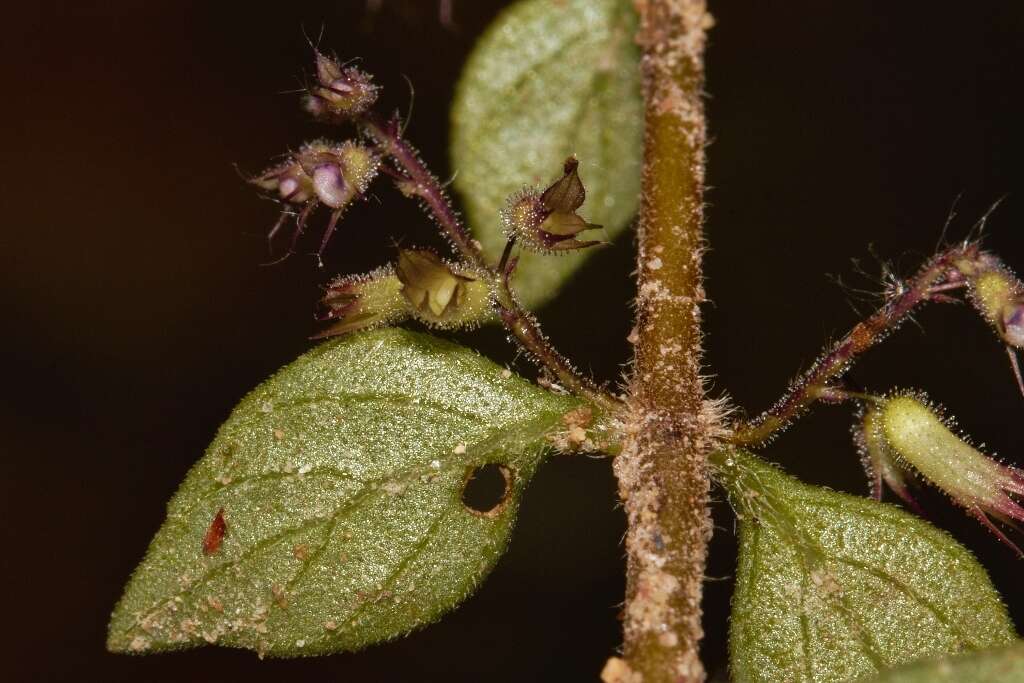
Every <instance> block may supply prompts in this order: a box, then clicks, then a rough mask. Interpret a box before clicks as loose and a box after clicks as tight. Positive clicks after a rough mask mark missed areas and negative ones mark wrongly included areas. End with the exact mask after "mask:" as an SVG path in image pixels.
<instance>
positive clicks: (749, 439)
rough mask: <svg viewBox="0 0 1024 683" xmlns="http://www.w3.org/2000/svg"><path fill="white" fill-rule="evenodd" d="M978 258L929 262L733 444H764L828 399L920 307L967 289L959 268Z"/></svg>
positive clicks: (948, 255)
mask: <svg viewBox="0 0 1024 683" xmlns="http://www.w3.org/2000/svg"><path fill="white" fill-rule="evenodd" d="M978 258H979V251H978V247H977V245H976V244H971V243H968V244H963V245H959V246H956V247H953V248H951V249H948V250H946V251H944V252H942V253H940V254H938V255H937V256H935V257H934V258H933V259H932V260H930V261H929V262H928V263H926V264H925V265H924V266H923V267H922V268H921V270H920V271H918V273H917V275H915V276H914V277H913V278H911V279H910V280H909V281H908V282H906V283H903V284H902V285H901V286H900V288H899V289H898V290H897V291H896V292H895V293H894V294H893V295H891V296H890V297H889V299H888V300H887V301H886V303H885V305H884V306H882V307H881V308H880V309H878V310H877V311H876V312H875V313H874V314H872V315H871V316H870V317H869V318H867V319H866V320H864V321H862V322H859V323H857V324H856V325H855V326H854V328H853V329H852V330H850V332H849V333H848V334H847V335H846V336H845V337H843V338H842V339H841V340H839V342H838V343H837V344H835V346H833V347H832V348H831V349H829V350H828V351H826V352H825V354H824V355H823V356H822V357H821V358H820V359H819V360H818V362H816V363H815V364H814V365H813V366H811V368H810V369H809V370H808V371H807V372H805V373H804V374H803V375H801V376H800V377H798V378H797V379H796V380H795V381H794V382H793V383H792V384H791V385H790V387H789V390H788V391H787V392H786V394H785V395H784V396H783V397H782V398H781V399H779V401H778V402H777V403H776V404H775V405H774V406H772V407H771V408H770V409H769V410H768V411H766V412H765V413H764V414H763V415H761V416H760V417H759V418H758V419H757V420H755V421H754V422H751V423H745V424H741V425H739V426H738V427H736V429H735V430H734V432H733V434H732V436H731V437H729V440H730V441H732V442H733V443H734V444H737V445H742V446H756V445H757V444H760V443H764V442H765V441H767V440H768V439H769V438H771V437H772V436H773V435H774V434H775V433H777V432H778V431H779V430H780V429H782V428H783V427H785V426H786V425H788V424H789V423H790V422H792V421H793V420H795V419H796V418H797V417H799V416H800V414H801V413H803V412H804V411H805V410H806V409H807V408H808V407H809V406H810V405H811V404H812V403H814V402H815V401H816V400H819V399H820V398H822V396H823V395H825V394H827V388H828V387H829V384H830V383H831V382H835V381H836V380H837V379H839V378H840V377H841V376H842V375H843V374H844V373H845V372H846V371H847V370H848V369H849V368H850V366H851V365H852V363H853V361H854V360H856V359H857V357H859V356H860V355H861V354H862V353H864V352H865V351H867V350H868V349H870V348H871V347H872V346H874V345H875V344H877V343H878V342H879V341H881V340H882V339H883V338H884V337H885V336H886V335H887V334H889V333H890V332H892V331H893V330H895V329H896V328H897V327H899V326H900V325H901V324H902V323H903V322H904V321H905V320H906V319H907V318H908V317H909V316H910V314H911V313H912V312H913V311H914V309H915V308H917V306H918V305H920V304H922V303H925V302H928V301H931V300H934V299H935V298H938V297H939V295H940V293H941V292H944V291H949V290H950V289H953V288H958V287H961V286H963V284H964V283H963V280H962V279H961V272H960V269H961V268H962V267H964V266H965V265H970V264H973V263H974V262H975V261H976V260H977V259H978Z"/></svg>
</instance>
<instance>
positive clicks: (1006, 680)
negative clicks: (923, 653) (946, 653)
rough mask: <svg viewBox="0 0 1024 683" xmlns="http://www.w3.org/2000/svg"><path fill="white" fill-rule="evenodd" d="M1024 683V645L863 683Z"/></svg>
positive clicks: (916, 666) (905, 668)
mask: <svg viewBox="0 0 1024 683" xmlns="http://www.w3.org/2000/svg"><path fill="white" fill-rule="evenodd" d="M1020 681H1024V644H1022V643H1020V642H1016V643H1014V644H1013V645H1009V646H1007V647H1001V648H996V649H993V650H986V651H984V652H972V653H970V654H966V655H961V656H959V657H949V658H947V659H938V660H932V661H926V662H917V663H915V664H908V665H907V666H903V667H900V668H898V669H892V670H890V671H886V672H885V673H883V674H881V675H880V676H875V677H874V678H867V679H864V680H863V681H862V683H1020Z"/></svg>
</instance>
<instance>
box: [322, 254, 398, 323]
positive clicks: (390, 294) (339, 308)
mask: <svg viewBox="0 0 1024 683" xmlns="http://www.w3.org/2000/svg"><path fill="white" fill-rule="evenodd" d="M321 303H322V305H323V306H324V309H325V312H324V314H323V315H321V316H320V319H321V320H337V321H338V322H336V323H334V324H333V325H331V326H330V327H328V328H327V329H325V330H323V331H322V332H320V333H318V334H317V335H316V336H315V337H314V339H322V338H324V337H333V336H337V335H341V334H347V333H349V332H355V331H357V330H365V329H370V328H374V327H381V326H384V325H390V324H394V323H396V322H398V321H400V320H402V319H403V318H405V317H406V316H407V315H408V306H407V305H406V301H405V299H404V297H402V283H401V282H400V281H399V280H398V277H397V276H396V275H395V270H394V268H392V267H391V266H390V265H388V266H384V267H382V268H378V269H377V270H374V271H372V272H370V273H367V274H366V275H349V276H346V277H341V278H338V279H336V280H335V281H334V282H332V283H331V284H330V285H328V287H327V293H326V294H325V295H324V298H323V299H322V300H321Z"/></svg>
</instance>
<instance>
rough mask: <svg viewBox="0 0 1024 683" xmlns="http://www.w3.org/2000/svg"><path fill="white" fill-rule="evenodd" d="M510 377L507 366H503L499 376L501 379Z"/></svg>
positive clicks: (510, 373)
mask: <svg viewBox="0 0 1024 683" xmlns="http://www.w3.org/2000/svg"><path fill="white" fill-rule="evenodd" d="M511 377H512V371H511V370H509V369H508V368H505V369H504V370H502V371H501V378H502V379H509V378H511Z"/></svg>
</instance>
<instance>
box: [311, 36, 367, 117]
mask: <svg viewBox="0 0 1024 683" xmlns="http://www.w3.org/2000/svg"><path fill="white" fill-rule="evenodd" d="M316 80H317V82H316V85H314V86H312V87H311V88H310V89H309V95H308V97H307V98H306V110H307V111H308V112H309V113H310V114H312V115H313V116H315V117H316V118H319V119H326V120H328V121H338V120H344V119H349V118H353V117H356V116H359V115H361V114H363V113H365V112H366V110H367V109H369V108H370V107H372V106H373V103H374V102H376V101H377V95H378V93H379V91H380V88H378V87H377V86H376V85H374V84H373V79H372V77H371V76H370V75H369V74H367V73H365V72H364V71H361V70H359V69H357V68H355V67H345V66H343V65H341V64H339V63H338V61H337V60H336V59H333V58H331V57H328V56H327V55H325V54H323V53H321V52H317V53H316Z"/></svg>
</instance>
